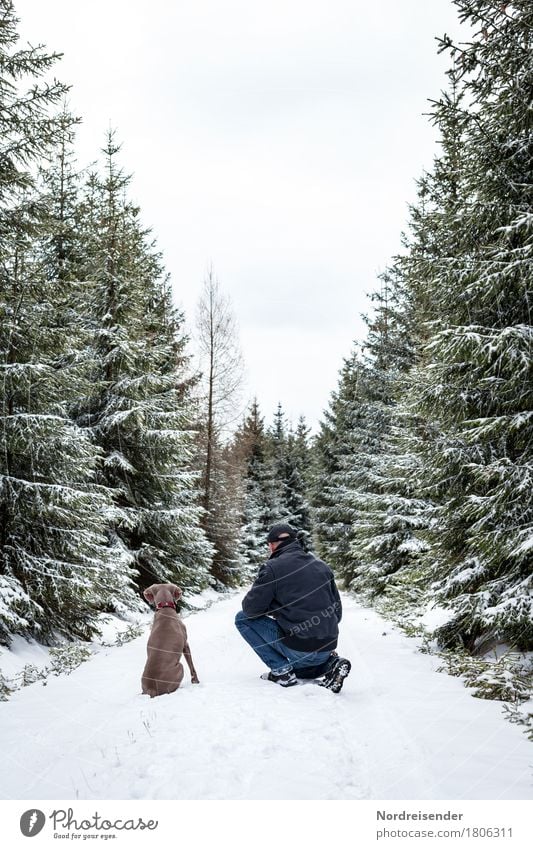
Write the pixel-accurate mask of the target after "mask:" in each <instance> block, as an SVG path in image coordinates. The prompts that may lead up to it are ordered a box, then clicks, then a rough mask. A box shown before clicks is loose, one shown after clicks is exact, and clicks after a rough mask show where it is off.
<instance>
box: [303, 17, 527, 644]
mask: <svg viewBox="0 0 533 849" xmlns="http://www.w3.org/2000/svg"><path fill="white" fill-rule="evenodd" d="M454 5H455V6H456V7H457V11H458V15H459V18H460V20H461V22H462V23H463V24H464V25H465V27H466V28H467V29H466V31H467V32H468V33H469V40H468V41H467V42H465V43H455V42H454V41H453V40H452V39H450V38H449V37H446V36H445V37H444V38H442V39H440V42H439V44H440V50H441V51H445V52H446V53H447V55H448V56H449V58H450V68H449V71H448V81H449V85H448V88H447V89H446V90H445V91H443V92H442V93H441V95H440V97H439V98H438V99H436V100H434V101H432V115H431V117H432V121H433V123H434V124H435V126H436V128H437V129H438V133H439V142H440V152H439V155H438V156H437V157H436V158H435V160H434V164H433V167H432V168H431V170H430V171H429V172H427V173H424V174H423V175H422V177H421V178H420V180H419V181H418V184H417V187H418V193H417V201H416V203H415V204H413V206H412V208H411V209H410V218H409V226H408V230H407V232H406V234H405V236H404V240H403V250H402V252H401V253H400V254H399V255H398V256H396V257H394V258H393V259H392V261H391V262H390V264H389V266H388V268H387V269H386V271H385V272H384V273H383V275H382V276H381V279H380V281H379V283H380V285H379V287H378V290H377V291H376V292H375V293H374V295H373V296H372V297H373V301H374V310H373V313H372V315H371V317H370V318H369V319H368V321H367V324H368V333H367V337H366V339H365V341H364V342H363V343H362V345H360V346H358V347H357V348H355V349H354V352H353V354H352V355H351V356H350V357H349V358H347V359H346V361H345V362H344V365H343V368H342V370H341V373H340V378H339V383H338V387H337V389H336V391H335V392H334V394H333V396H332V398H331V402H330V405H329V408H328V410H327V413H326V415H325V418H324V421H323V422H322V426H321V430H320V434H319V436H318V439H317V443H316V452H317V457H316V463H317V469H318V481H319V486H318V488H317V490H316V494H315V500H314V507H315V513H316V520H317V527H316V533H317V539H318V548H319V551H320V552H321V553H322V554H323V555H324V557H326V558H328V559H329V560H330V562H331V563H332V564H333V565H334V566H335V568H336V570H337V572H338V574H339V575H341V576H342V577H343V578H344V581H345V583H346V586H347V587H349V588H351V589H352V590H353V591H355V592H357V593H358V594H359V595H360V596H362V597H365V598H367V599H368V600H370V602H371V603H374V604H378V606H379V605H380V604H381V605H384V607H385V609H387V610H389V611H391V610H394V611H395V612H396V614H397V615H398V616H399V617H400V618H402V619H404V620H405V619H406V618H409V617H411V618H412V617H413V615H414V614H415V613H416V612H417V611H418V612H419V613H420V612H421V611H423V610H424V609H426V608H427V605H428V602H431V604H437V605H439V606H440V607H442V608H444V609H445V610H447V616H446V617H445V619H446V621H444V622H443V624H441V626H440V627H439V628H438V629H437V630H436V637H437V639H438V641H439V642H440V645H441V646H443V647H445V648H449V649H457V648H461V649H464V650H466V651H468V652H477V653H483V652H484V651H486V650H487V649H489V648H490V647H493V646H494V645H496V644H497V643H504V644H506V645H507V646H509V647H514V648H518V649H531V648H532V647H533V605H532V558H533V357H532V353H533V350H532V340H533V333H532V321H531V318H532V314H531V310H532V305H533V285H532V282H533V214H532V200H533V195H532V187H533V123H532V111H531V103H532V92H533V51H532V46H533V45H532V34H533V6H532V5H531V3H530V2H525V1H523V0H517V2H513V3H495V2H492V0H455V2H454Z"/></svg>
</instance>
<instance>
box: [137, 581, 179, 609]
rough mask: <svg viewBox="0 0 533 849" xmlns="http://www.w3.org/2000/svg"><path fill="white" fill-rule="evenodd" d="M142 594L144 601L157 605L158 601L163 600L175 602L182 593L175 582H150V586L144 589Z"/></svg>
mask: <svg viewBox="0 0 533 849" xmlns="http://www.w3.org/2000/svg"><path fill="white" fill-rule="evenodd" d="M143 595H144V597H145V599H146V601H148V602H149V603H150V604H154V605H156V606H157V605H158V604H159V602H163V601H166V602H172V603H173V604H176V602H178V601H179V599H180V598H181V596H182V595H183V593H182V591H181V589H180V588H179V587H177V586H176V584H152V586H151V587H147V589H145V591H144V593H143Z"/></svg>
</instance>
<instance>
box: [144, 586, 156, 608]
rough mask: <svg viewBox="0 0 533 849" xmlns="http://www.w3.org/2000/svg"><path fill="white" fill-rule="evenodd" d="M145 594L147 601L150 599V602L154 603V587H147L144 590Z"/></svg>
mask: <svg viewBox="0 0 533 849" xmlns="http://www.w3.org/2000/svg"><path fill="white" fill-rule="evenodd" d="M152 586H153V584H152ZM143 596H144V597H145V599H146V601H149V602H150V604H153V603H154V594H153V592H152V587H148V588H147V589H146V590H145V591H144V592H143Z"/></svg>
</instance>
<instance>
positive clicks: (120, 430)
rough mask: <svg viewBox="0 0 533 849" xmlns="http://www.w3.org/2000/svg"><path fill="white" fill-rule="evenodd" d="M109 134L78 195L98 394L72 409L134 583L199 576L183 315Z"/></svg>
mask: <svg viewBox="0 0 533 849" xmlns="http://www.w3.org/2000/svg"><path fill="white" fill-rule="evenodd" d="M118 152H119V146H118V145H117V144H116V143H115V141H114V138H113V134H112V133H110V134H109V136H108V141H107V146H106V148H105V157H106V168H105V174H104V176H103V178H100V177H98V176H97V175H93V176H92V177H91V178H90V180H89V183H88V189H87V197H86V201H85V207H84V208H85V218H86V220H85V225H84V226H85V229H86V231H87V232H88V233H89V234H90V239H89V250H88V257H87V268H86V276H87V278H88V279H89V280H91V281H92V289H93V299H94V300H93V315H94V319H95V361H94V380H95V386H96V390H97V391H96V392H95V393H93V395H92V396H91V397H90V398H89V399H88V402H87V404H86V405H85V408H84V409H82V410H80V411H79V420H80V422H83V423H84V424H85V425H88V427H89V429H90V432H91V433H92V435H93V438H94V439H95V441H96V443H97V444H98V445H99V446H100V448H101V450H102V452H103V463H102V466H101V472H100V476H101V482H102V483H103V484H104V485H105V486H107V487H108V488H109V489H110V490H111V491H112V495H113V502H114V514H113V515H112V516H111V517H110V519H111V521H110V525H109V539H110V543H111V544H116V545H120V546H122V547H123V548H124V549H125V550H126V551H127V552H128V553H129V555H130V556H131V557H132V558H133V563H134V568H135V570H136V573H137V580H138V583H139V585H140V586H141V587H142V586H146V585H147V584H151V583H154V582H160V581H173V582H176V583H178V584H180V585H181V587H182V588H183V589H184V590H185V591H186V592H187V591H189V592H190V591H196V590H199V589H201V588H202V587H205V586H206V585H207V584H208V582H209V577H208V568H209V564H210V559H211V554H212V549H211V546H210V545H209V543H208V542H207V540H206V538H205V534H204V532H203V530H202V528H201V526H200V522H201V508H200V506H199V504H198V500H199V493H198V484H199V482H198V475H197V474H196V473H195V472H194V471H193V468H192V465H193V453H194V451H193V449H194V446H193V432H192V427H193V410H192V400H191V388H192V383H193V379H192V378H191V377H190V375H189V369H188V357H187V355H186V352H185V345H186V342H187V338H186V336H185V335H184V333H183V329H182V326H183V316H182V314H181V313H179V312H178V311H176V310H175V309H174V308H173V306H172V299H171V292H170V287H169V284H168V280H167V278H166V276H165V273H164V269H163V266H162V261H161V256H160V254H159V253H158V252H157V250H156V249H155V246H154V244H153V240H152V239H151V236H150V231H149V230H147V229H145V228H143V227H142V225H141V223H140V220H139V209H138V207H136V206H134V205H133V204H132V203H131V202H129V201H128V200H127V197H126V192H127V189H128V185H129V181H130V180H129V177H127V176H126V175H125V174H124V173H123V171H122V170H121V168H120V167H119V166H118V164H117V161H116V157H117V154H118Z"/></svg>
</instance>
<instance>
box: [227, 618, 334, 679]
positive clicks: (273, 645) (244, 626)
mask: <svg viewBox="0 0 533 849" xmlns="http://www.w3.org/2000/svg"><path fill="white" fill-rule="evenodd" d="M235 625H236V627H237V630H238V631H239V633H240V634H241V636H242V637H244V639H245V640H246V642H247V643H248V645H250V646H251V647H252V648H253V650H254V652H255V653H256V654H258V655H259V657H260V658H261V660H262V661H263V663H266V665H267V666H269V667H270V669H271V670H272V672H276V673H277V674H278V675H279V674H282V673H284V672H291V671H292V670H294V671H295V672H296V671H297V670H299V669H302V670H303V669H306V668H307V667H312V666H316V667H321V666H324V667H325V666H326V663H327V661H328V660H329V658H330V657H331V652H330V651H310V652H305V651H296V650H295V649H289V648H287V646H286V645H284V644H283V643H282V641H281V640H282V637H283V633H282V631H281V629H280V627H279V625H278V623H277V622H276V620H275V619H272V618H271V617H270V616H257V617H255V618H254V619H248V617H247V616H246V614H245V613H244V612H243V611H242V610H240V611H239V612H238V613H237V615H236V617H235ZM320 674H321V671H320V669H319V668H317V677H318V676H319V675H320Z"/></svg>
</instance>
